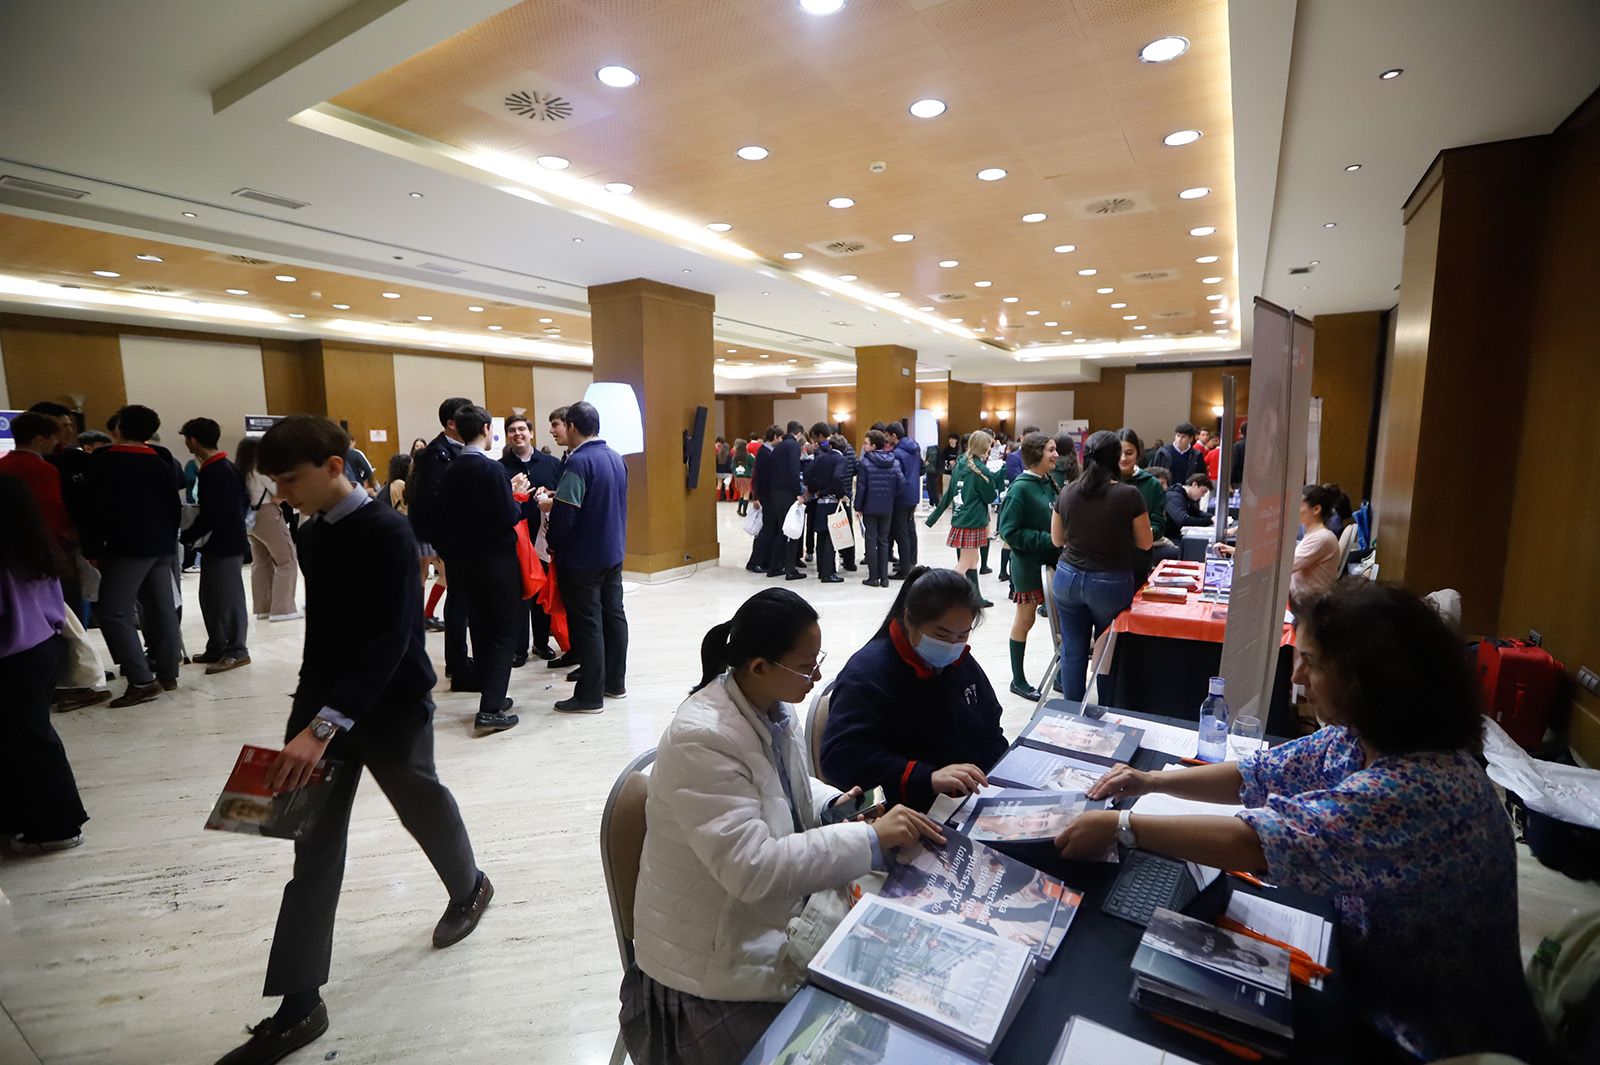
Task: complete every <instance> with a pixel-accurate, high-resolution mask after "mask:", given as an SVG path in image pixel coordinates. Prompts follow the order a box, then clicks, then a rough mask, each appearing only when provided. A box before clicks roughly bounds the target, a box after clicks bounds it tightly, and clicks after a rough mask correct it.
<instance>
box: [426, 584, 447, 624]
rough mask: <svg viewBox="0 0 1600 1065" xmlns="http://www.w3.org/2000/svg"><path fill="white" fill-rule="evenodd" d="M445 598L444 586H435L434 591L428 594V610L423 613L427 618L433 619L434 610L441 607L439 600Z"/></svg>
mask: <svg viewBox="0 0 1600 1065" xmlns="http://www.w3.org/2000/svg"><path fill="white" fill-rule="evenodd" d="M443 598H444V586H443V585H440V584H435V585H434V586H433V590H432V591H430V592H429V593H428V609H427V610H425V611H424V612H423V613H424V614H425V615H426V616H427V617H430V618H431V617H433V609H434V607H436V606H438V605H439V600H440V599H443Z"/></svg>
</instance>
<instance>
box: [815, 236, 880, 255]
mask: <svg viewBox="0 0 1600 1065" xmlns="http://www.w3.org/2000/svg"><path fill="white" fill-rule="evenodd" d="M806 247H808V248H810V249H811V250H812V251H819V252H821V253H822V254H824V255H829V256H832V257H833V258H835V259H845V258H849V257H850V256H852V255H863V254H865V253H867V252H869V251H881V250H883V249H882V245H879V244H874V243H873V242H872V241H870V240H868V239H867V238H866V237H839V238H838V239H836V240H824V241H819V242H817V243H816V244H808V245H806Z"/></svg>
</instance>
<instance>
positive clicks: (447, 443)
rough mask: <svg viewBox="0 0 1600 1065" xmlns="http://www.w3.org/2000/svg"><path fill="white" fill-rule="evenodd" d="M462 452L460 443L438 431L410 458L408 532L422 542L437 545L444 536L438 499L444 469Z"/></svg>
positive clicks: (441, 509)
mask: <svg viewBox="0 0 1600 1065" xmlns="http://www.w3.org/2000/svg"><path fill="white" fill-rule="evenodd" d="M460 454H461V444H460V443H458V442H457V441H455V440H452V439H450V437H448V436H447V435H445V434H444V433H440V434H439V435H438V436H436V437H434V438H433V439H432V440H431V441H429V442H428V446H427V447H425V448H423V449H422V450H421V451H419V452H417V457H416V458H414V459H412V460H411V479H410V480H409V481H407V482H406V503H407V505H408V510H407V511H406V513H407V516H408V517H410V519H411V531H412V533H413V534H414V535H415V536H416V538H417V539H418V540H419V541H420V542H422V543H425V544H433V545H434V546H435V547H437V546H438V538H439V537H440V536H442V535H444V521H445V517H446V515H445V513H444V509H443V506H442V505H441V503H440V501H439V490H440V489H441V488H442V487H443V486H444V471H445V470H446V468H448V467H449V465H450V463H451V462H453V461H454V460H455V459H456V457H457V456H459V455H460Z"/></svg>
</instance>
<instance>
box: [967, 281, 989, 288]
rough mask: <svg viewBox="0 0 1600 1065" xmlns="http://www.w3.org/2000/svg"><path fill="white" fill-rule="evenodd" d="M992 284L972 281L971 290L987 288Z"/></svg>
mask: <svg viewBox="0 0 1600 1065" xmlns="http://www.w3.org/2000/svg"><path fill="white" fill-rule="evenodd" d="M992 284H994V282H993V281H974V282H973V283H972V287H973V288H988V287H989V286H990V285H992Z"/></svg>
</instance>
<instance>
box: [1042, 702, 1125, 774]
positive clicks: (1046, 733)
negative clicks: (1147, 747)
mask: <svg viewBox="0 0 1600 1065" xmlns="http://www.w3.org/2000/svg"><path fill="white" fill-rule="evenodd" d="M1142 735H1143V731H1142V730H1141V729H1137V728H1133V727H1131V726H1128V725H1121V724H1118V723H1117V722H1115V721H1106V720H1103V719H1096V718H1092V717H1083V716H1081V715H1079V714H1069V713H1065V712H1063V711H1060V710H1053V709H1049V708H1046V709H1044V710H1041V711H1039V713H1038V714H1037V715H1035V717H1034V719H1033V720H1032V721H1030V722H1029V723H1028V727H1027V728H1025V729H1023V730H1022V735H1021V736H1020V737H1018V740H1019V742H1020V743H1022V744H1025V745H1026V746H1029V747H1038V748H1042V749H1044V750H1047V751H1050V752H1052V753H1054V754H1062V755H1067V756H1069V757H1072V758H1079V759H1082V760H1084V761H1089V762H1097V763H1099V764H1101V765H1108V766H1109V765H1114V764H1116V763H1117V762H1127V761H1130V760H1132V758H1133V756H1134V753H1135V752H1136V751H1138V749H1139V740H1140V737H1141V736H1142Z"/></svg>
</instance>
